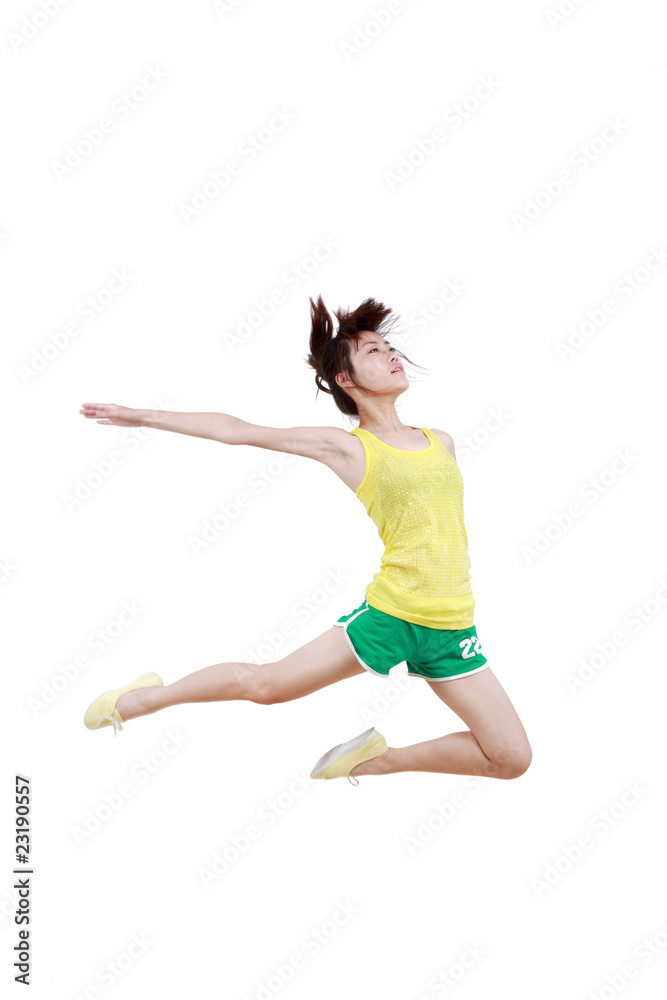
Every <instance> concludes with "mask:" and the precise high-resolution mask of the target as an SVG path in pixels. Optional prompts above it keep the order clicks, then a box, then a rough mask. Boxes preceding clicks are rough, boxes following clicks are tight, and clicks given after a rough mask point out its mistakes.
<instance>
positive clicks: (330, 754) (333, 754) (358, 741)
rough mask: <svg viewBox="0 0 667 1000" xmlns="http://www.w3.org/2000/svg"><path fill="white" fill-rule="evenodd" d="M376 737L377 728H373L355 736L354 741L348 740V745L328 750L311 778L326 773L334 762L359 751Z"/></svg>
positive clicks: (340, 744)
mask: <svg viewBox="0 0 667 1000" xmlns="http://www.w3.org/2000/svg"><path fill="white" fill-rule="evenodd" d="M374 735H375V728H374V727H372V728H371V729H367V730H366V732H365V733H362V734H361V736H355V737H354V739H352V740H348V741H347V743H339V744H338V746H337V747H332V748H331V750H328V751H327V752H326V753H325V754H324V756H323V757H320V759H319V760H318V762H317V764H316V765H315V767H314V768H313V770H312V771H311V772H310V777H311V778H316V777H317V775H318V774H320V773H321V772H322V771H326V769H327V768H328V767H329V765H330V764H333V763H334V761H336V760H340V758H341V757H344V756H345V754H346V753H350V751H352V750H358V749H359V747H360V746H363V744H364V743H367V742H368V741H369V740H370V739H371V737H373V736H374Z"/></svg>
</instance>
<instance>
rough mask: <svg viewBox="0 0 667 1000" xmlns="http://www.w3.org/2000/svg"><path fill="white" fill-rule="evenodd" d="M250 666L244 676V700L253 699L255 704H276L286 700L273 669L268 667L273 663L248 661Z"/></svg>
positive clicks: (272, 665)
mask: <svg viewBox="0 0 667 1000" xmlns="http://www.w3.org/2000/svg"><path fill="white" fill-rule="evenodd" d="M245 665H246V666H248V667H250V670H249V671H248V672H247V674H246V677H245V691H246V695H245V697H246V700H247V701H254V702H255V704H256V705H277V704H278V703H279V702H281V701H287V698H286V697H285V692H284V690H282V688H281V685H280V684H279V683H278V682H277V680H276V676H275V671H274V670H271V669H268V668H270V667H274V666H275V664H274V663H261V664H255V663H248V664H245Z"/></svg>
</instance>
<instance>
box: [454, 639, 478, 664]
mask: <svg viewBox="0 0 667 1000" xmlns="http://www.w3.org/2000/svg"><path fill="white" fill-rule="evenodd" d="M473 642H474V643H475V648H474V649H473V650H472V651H471V649H470V647H471V646H472V644H473ZM459 646H460V647H461V649H462V650H463V652H462V653H461V659H462V660H469V659H470V658H471V657H472V656H477V654H478V653H481V652H482V647H481V645H480V641H479V639H478V637H477V636H476V635H469V636H468V638H467V639H462V640H461V642H460V643H459Z"/></svg>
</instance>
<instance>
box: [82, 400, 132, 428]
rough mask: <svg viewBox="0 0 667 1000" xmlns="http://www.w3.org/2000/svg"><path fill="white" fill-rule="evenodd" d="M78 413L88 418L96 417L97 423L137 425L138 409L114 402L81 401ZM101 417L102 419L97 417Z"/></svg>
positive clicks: (120, 425) (121, 425)
mask: <svg viewBox="0 0 667 1000" xmlns="http://www.w3.org/2000/svg"><path fill="white" fill-rule="evenodd" d="M79 413H82V414H83V415H84V417H88V418H89V419H96V418H97V423H98V424H113V425H114V426H119V427H139V426H140V422H139V420H138V419H137V413H138V410H133V409H131V408H130V407H127V406H118V405H117V404H116V403H82V404H81V409H80V410H79ZM99 418H102V419H99Z"/></svg>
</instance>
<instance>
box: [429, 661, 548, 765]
mask: <svg viewBox="0 0 667 1000" xmlns="http://www.w3.org/2000/svg"><path fill="white" fill-rule="evenodd" d="M426 683H427V684H428V685H429V686H430V687H431V688H432V689H433V690H434V691H435V693H436V694H437V695H438V697H439V698H440V699H441V700H442V701H443V702H444V703H445V705H447V706H448V708H451V710H452V711H453V712H456V714H457V715H458V717H459V718H460V719H461V720H462V721H463V722H464V723H465V724H466V726H468V728H469V729H470V732H471V733H472V734H473V736H474V737H475V739H476V740H477V742H478V743H479V745H480V746H481V748H482V750H483V751H484V753H485V754H486V756H487V757H488V758H489V759H490V760H492V761H493V762H494V763H495V764H498V765H500V766H502V765H505V766H508V765H510V764H513V765H514V766H515V767H516V766H520V765H521V764H522V763H523V764H525V765H526V766H528V763H529V762H530V758H531V749H530V743H529V742H528V737H527V735H526V731H525V729H524V728H523V724H522V722H521V719H520V718H519V716H518V715H517V713H516V709H515V708H514V705H513V704H512V702H511V701H510V700H509V698H508V696H507V692H506V691H505V689H504V688H503V686H502V684H501V683H500V681H499V680H498V678H497V677H496V675H495V674H494V673H493V671H492V670H491V668H490V667H485V668H484V670H480V671H479V672H478V673H476V674H471V675H470V677H457V678H456V679H455V680H451V681H427V682H426Z"/></svg>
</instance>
